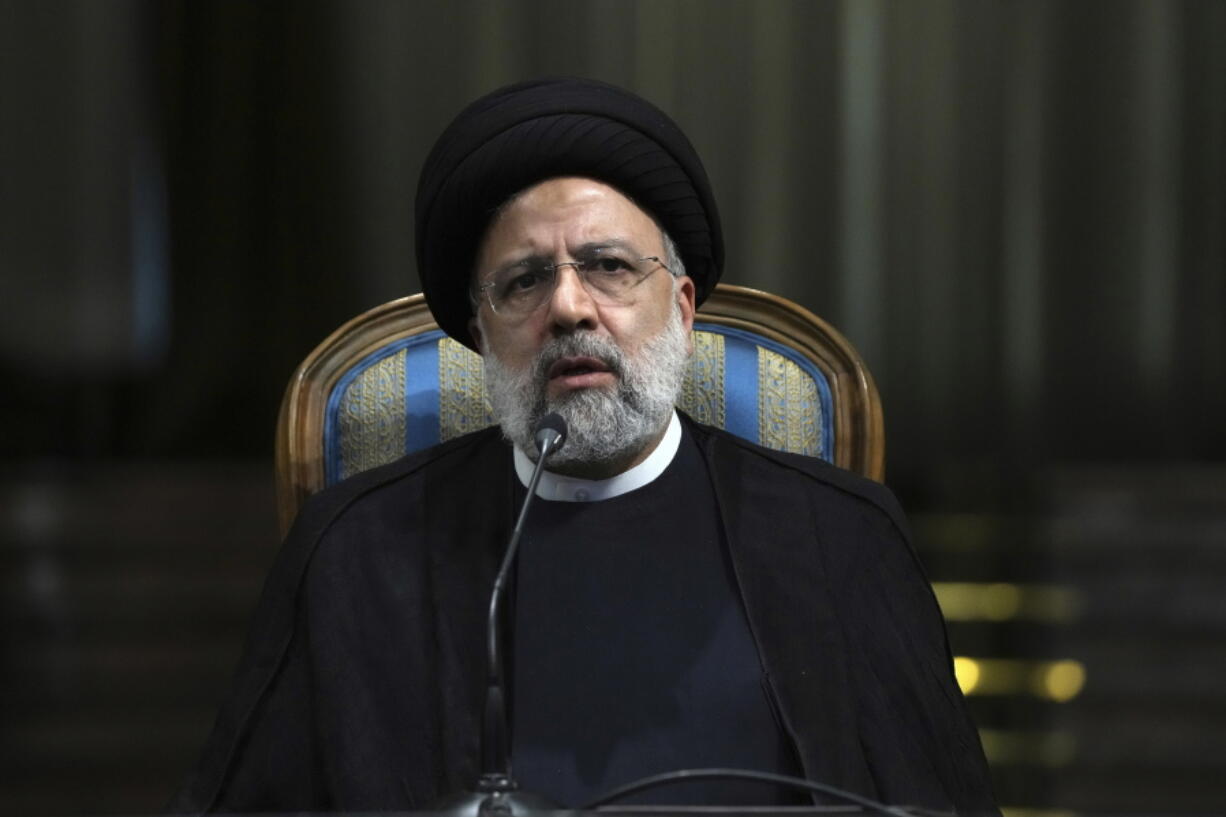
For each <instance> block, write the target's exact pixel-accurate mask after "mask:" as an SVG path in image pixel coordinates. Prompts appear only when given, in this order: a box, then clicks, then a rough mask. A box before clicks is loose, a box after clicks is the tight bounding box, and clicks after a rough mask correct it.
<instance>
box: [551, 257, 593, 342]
mask: <svg viewBox="0 0 1226 817" xmlns="http://www.w3.org/2000/svg"><path fill="white" fill-rule="evenodd" d="M554 275H555V276H557V277H556V279H555V280H556V283H555V285H554V289H553V295H552V296H550V299H549V319H550V321H551V322H552V323H553V325H554V326H555V327H557V329H558V330H559V331H562V332H574V331H575V330H577V329H595V328H596V324H597V322H598V321H599V314H598V312H597V310H596V302H595V301H594V300H592V294H591V293H590V292H588V291H587V287H586V286H584V284H583V278H582V277H580V275H579V271H578V270H577V269H576V267H575V265H574V264H569V263H567V264H559V265H558V266H557V268H556V269H555V271H554Z"/></svg>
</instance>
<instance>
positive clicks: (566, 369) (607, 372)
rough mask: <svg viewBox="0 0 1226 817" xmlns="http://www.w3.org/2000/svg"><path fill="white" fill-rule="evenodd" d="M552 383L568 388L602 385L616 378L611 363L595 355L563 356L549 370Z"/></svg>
mask: <svg viewBox="0 0 1226 817" xmlns="http://www.w3.org/2000/svg"><path fill="white" fill-rule="evenodd" d="M547 374H548V377H549V382H550V383H558V384H561V385H562V386H564V387H567V388H586V387H590V386H602V385H605V384H606V383H607V382H608V381H609V380H611V379H613V378H614V376H615V375H614V372H613V370H612V369H611V368H610V366H609V364H607V363H605V362H604V361H603V360H600V359H599V358H595V357H587V356H583V357H563V358H559V359H558V360H556V361H554V362H553V365H551V366H550V367H549V370H548V372H547Z"/></svg>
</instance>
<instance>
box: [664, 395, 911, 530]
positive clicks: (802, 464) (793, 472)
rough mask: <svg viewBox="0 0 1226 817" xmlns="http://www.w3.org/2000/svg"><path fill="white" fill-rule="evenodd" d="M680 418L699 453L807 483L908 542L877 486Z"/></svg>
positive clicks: (901, 521) (886, 492)
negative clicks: (745, 462)
mask: <svg viewBox="0 0 1226 817" xmlns="http://www.w3.org/2000/svg"><path fill="white" fill-rule="evenodd" d="M678 413H680V412H678ZM681 416H682V418H683V419H684V420H685V421H686V423H687V425H688V427H689V429H690V431H691V432H692V433H693V434H694V436H695V439H696V440H697V441H698V444H699V446H700V447H701V448H702V449H704V450H708V451H719V452H721V454H724V455H729V456H732V457H736V458H740V459H742V460H751V461H756V462H758V463H760V464H763V465H765V466H766V467H768V468H771V469H772V470H773V471H775V472H777V474H778V477H779V478H780V479H784V480H788V479H795V480H800V481H803V482H806V483H808V484H809V486H810V487H811V488H812V489H815V490H817V491H820V492H822V493H823V494H825V495H826V497H825V498H826V499H828V500H829V501H831V502H836V503H840V504H847V503H850V504H854V505H859V506H860V508H861V510H862V511H864V512H866V513H867V514H868V515H870V516H877V517H879V518H880V521H881V522H882V523H884V524H885V525H888V526H889V527H891V528H893V529H894V532H895V533H896V534H898V535H900V536H901V537H902V538H903V540H904V541H907V542H910V534H909V533H908V529H907V522H906V516H905V515H904V514H903V512H902V508H901V507H900V506H899V504H898V500H897V499H895V497H894V493H893V492H892V491H891V490H890V489H889V488H887V487H886V486H885V485H883V484H881V483H880V482H876V481H874V480H871V479H868V478H867V477H863V476H861V475H859V474H856V473H853V472H852V471H848V470H847V469H845V468H840V467H838V466H837V465H832V464H831V463H828V462H826V461H825V460H822V459H818V458H817V457H808V456H805V455H803V454H793V453H789V452H787V451H776V450H774V449H772V448H766V447H764V446H761V445H758V444H757V443H753V442H750V441H749V440H746V439H744V438H743V437H738V436H736V435H735V434H733V433H731V432H729V431H725V430H723V429H721V428H715V427H713V426H708V425H703V424H702V423H699V422H697V421H696V420H693V419H692V418H690V417H688V416H686V415H685V414H681Z"/></svg>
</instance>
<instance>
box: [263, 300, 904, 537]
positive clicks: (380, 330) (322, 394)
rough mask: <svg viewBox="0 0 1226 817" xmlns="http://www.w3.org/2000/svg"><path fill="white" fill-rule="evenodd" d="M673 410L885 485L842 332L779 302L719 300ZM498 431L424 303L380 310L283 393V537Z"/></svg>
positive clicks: (876, 428)
mask: <svg viewBox="0 0 1226 817" xmlns="http://www.w3.org/2000/svg"><path fill="white" fill-rule="evenodd" d="M678 406H679V407H680V408H681V409H682V410H683V411H686V412H688V413H689V414H690V415H691V416H692V417H694V419H696V420H698V421H700V422H703V423H707V424H709V425H714V426H719V427H721V428H724V429H727V430H728V431H731V432H733V433H735V434H738V435H740V436H742V437H744V438H746V439H749V440H752V441H753V442H756V443H759V444H761V445H764V446H767V447H770V448H775V449H779V450H783V451H792V452H797V453H801V454H808V455H811V456H815V457H821V458H822V459H825V460H827V461H829V462H832V463H834V464H836V465H839V466H842V467H844V468H848V469H850V470H852V471H856V472H858V473H860V474H863V475H864V476H867V477H869V478H871V479H876V480H881V479H882V477H883V476H884V467H885V465H884V464H885V435H884V430H883V424H882V415H881V401H880V399H879V397H878V395H877V389H876V386H875V385H874V384H873V380H872V377H871V376H870V375H869V373H868V369H867V368H865V366H864V363H863V361H861V359H860V356H859V355H858V354H857V353H856V351H855V349H853V348H852V346H851V344H850V343H848V341H847V340H846V339H845V338H844V337H843V336H842V335H841V334H839V333H838V331H836V330H835V329H834V328H833V327H831V326H830V325H829V324H827V323H826V322H825V321H823V320H822V319H821V318H818V317H817V316H816V315H814V314H812V313H811V312H809V311H807V310H805V309H803V308H801V307H799V306H797V305H796V304H794V303H792V302H791V301H788V300H786V299H784V298H780V297H778V296H774V295H769V294H767V293H765V292H759V291H757V290H753V289H747V288H745V287H737V286H731V285H727V284H720V285H719V286H717V287H716V288H715V291H714V292H713V293H712V294H711V296H710V297H709V298H708V299H707V301H706V302H705V303H704V304H703V306H702V309H700V310H699V311H698V314H697V315H696V317H695V322H694V356H693V358H692V360H691V364H690V369H689V371H688V372H687V376H686V379H685V383H684V384H683V387H682V394H681V399H680V400H679V401H678ZM492 424H493V419H492V417H491V414H490V408H489V404H488V402H487V400H486V397H485V381H484V375H483V373H482V366H481V357H480V356H479V355H477V354H476V353H475V352H472V351H471V350H469V349H468V348H467V347H465V346H463V345H462V344H460V343H457V342H456V341H454V340H452V339H451V338H449V337H447V336H446V335H444V334H443V333H442V331H440V330H439V328H438V325H437V324H436V323H435V322H434V318H433V317H432V316H431V314H430V310H429V309H428V308H427V306H426V303H425V300H424V299H423V297H422V296H421V295H411V296H409V297H406V298H400V299H398V300H395V301H390V302H388V303H386V304H383V305H382V306H378V307H375V308H374V309H372V310H370V311H369V312H366V313H365V314H363V315H360V316H358V317H357V318H354V319H353V320H351V321H349V322H348V323H346V324H345V325H344V326H342V327H341V328H340V329H338V330H336V331H335V332H333V333H332V334H331V335H330V336H329V337H328V338H327V339H326V340H325V341H324V342H323V343H321V344H320V345H319V346H318V347H317V348H316V349H315V351H313V352H312V353H311V354H310V355H309V356H308V357H307V358H306V360H304V361H303V362H302V364H301V365H300V366H299V367H298V369H297V371H295V372H294V375H293V377H292V378H291V379H290V383H289V386H288V388H287V389H286V392H285V398H284V400H282V403H281V412H280V416H279V417H278V420H277V497H278V505H279V512H280V518H281V526H282V529H283V530H287V529H288V527H289V525H290V523H291V522H292V521H293V519H294V517H295V516H296V515H297V512H298V508H299V506H300V505H301V504H302V502H303V500H305V499H306V497H308V496H309V495H311V494H313V493H315V492H316V491H318V490H320V489H322V488H324V487H325V486H327V485H331V484H332V483H335V482H338V481H340V480H342V479H344V478H345V477H348V476H351V475H353V474H356V473H359V472H361V471H365V470H366V469H368V468H373V467H375V466H377V465H382V464H384V463H387V462H391V461H392V460H395V459H397V458H399V457H401V456H403V455H405V454H407V453H410V452H412V451H416V450H418V449H421V448H426V447H428V446H431V445H434V444H435V443H439V442H442V441H444V440H449V439H451V438H452V437H457V436H459V435H461V434H465V433H468V432H470V431H476V430H478V429H481V428H484V427H486V426H488V425H492Z"/></svg>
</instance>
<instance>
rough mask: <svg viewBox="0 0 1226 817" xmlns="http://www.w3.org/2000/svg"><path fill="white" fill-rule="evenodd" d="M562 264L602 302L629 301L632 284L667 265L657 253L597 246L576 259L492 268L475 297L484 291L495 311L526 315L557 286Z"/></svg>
mask: <svg viewBox="0 0 1226 817" xmlns="http://www.w3.org/2000/svg"><path fill="white" fill-rule="evenodd" d="M562 267H574V269H575V272H576V273H577V274H578V276H579V280H580V281H582V282H583V286H584V288H585V289H586V290H587V292H588V294H589V295H591V296H592V300H594V301H596V303H598V304H601V305H604V306H622V305H625V304H628V303H630V301H631V300H632V298H633V293H634V289H635V287H637V286H638V285H639V284H641V283H643V281H644V280H645V279H646V278H647V276H649V275H651V274H652V273H653V272H655V271H656V270H658V269H661V268H663V269H668V267H667V266H665V265H664V262H662V261H661V260H660V258H659V256H655V255H646V256H643V257H642V258H634V257H633V256H631V255H629V254H627V253H625V252H624V251H622V250H619V249H610V248H600V249H597V250H595V251H593V252H592V254H591V255H589V256H587V257H585V258H580V259H579V260H577V261H561V262H559V263H557V264H547V263H545V262H543V261H540V260H535V259H533V260H528V261H522V262H520V263H518V264H512V265H511V266H509V267H504V268H503V269H500V270H498V271H497V272H495V273H494V274H493V275H491V276H490V277H489V278H487V279H486V282H485V283H484V284H482V285H481V286H479V287H477V289H476V291H475V292H474V293H473V297H474V301H475V300H476V299H478V298H480V297H481V295H482V294H483V293H484V294H485V296H486V297H487V298H488V299H489V302H490V309H492V310H494V312H495V313H497V314H499V315H510V316H519V315H527V314H528V313H530V312H534V311H535V310H536V309H537V308H539V307H540V306H541V304H543V303H545V301H547V300H549V297H550V296H551V295H553V292H554V290H555V289H557V286H558V270H560V269H561V268H562ZM669 271H670V272H671V270H669Z"/></svg>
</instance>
